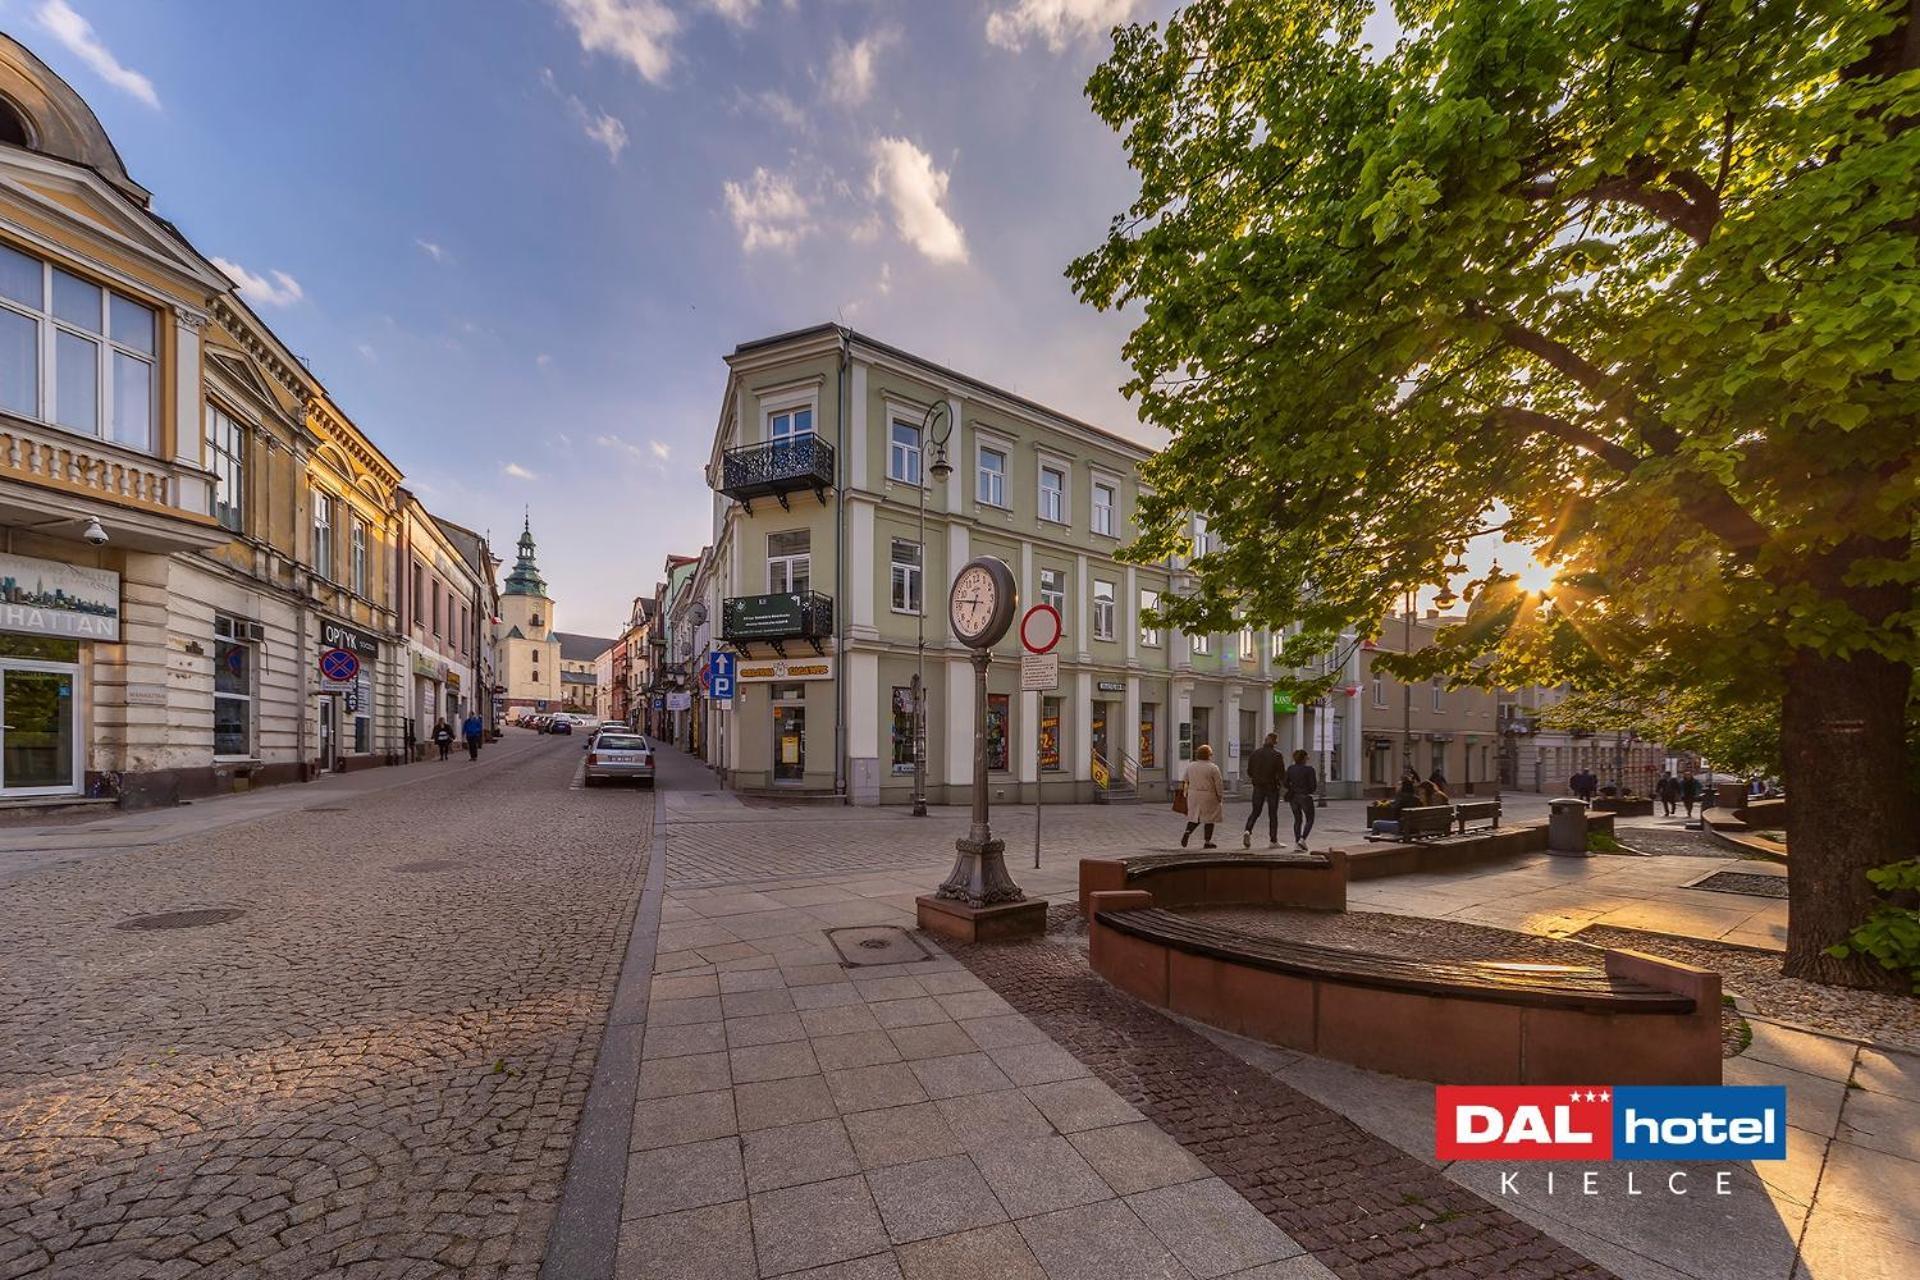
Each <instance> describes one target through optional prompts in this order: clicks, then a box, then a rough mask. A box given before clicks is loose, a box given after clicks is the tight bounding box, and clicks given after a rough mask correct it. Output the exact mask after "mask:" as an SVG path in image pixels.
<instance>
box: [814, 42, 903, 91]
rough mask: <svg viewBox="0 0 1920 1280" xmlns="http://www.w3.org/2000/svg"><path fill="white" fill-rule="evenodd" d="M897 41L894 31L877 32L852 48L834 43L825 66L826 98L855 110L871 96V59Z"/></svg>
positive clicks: (843, 43)
mask: <svg viewBox="0 0 1920 1280" xmlns="http://www.w3.org/2000/svg"><path fill="white" fill-rule="evenodd" d="M899 38H900V37H899V33H898V32H896V31H892V30H881V31H875V32H872V33H871V34H869V35H865V36H862V37H860V39H858V40H856V41H854V42H853V43H852V44H848V43H847V42H846V41H844V40H835V41H834V42H833V57H832V60H831V61H830V62H829V63H828V64H827V96H828V97H829V98H831V99H833V100H834V101H835V102H837V103H839V104H840V105H842V106H846V107H857V106H859V105H860V104H861V103H863V102H865V101H866V100H867V99H868V98H869V97H871V96H873V78H874V77H873V73H874V59H876V58H877V57H879V55H880V54H881V53H882V52H883V51H884V50H886V49H888V48H890V47H891V46H892V45H893V44H894V43H895V42H896V41H898V39H899Z"/></svg>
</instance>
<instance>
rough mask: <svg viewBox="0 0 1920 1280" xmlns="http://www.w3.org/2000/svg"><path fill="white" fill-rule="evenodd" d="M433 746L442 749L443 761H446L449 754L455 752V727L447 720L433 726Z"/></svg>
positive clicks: (441, 756)
mask: <svg viewBox="0 0 1920 1280" xmlns="http://www.w3.org/2000/svg"><path fill="white" fill-rule="evenodd" d="M433 745H434V746H436V747H439V748H440V758H441V759H442V760H445V759H446V758H447V753H448V752H449V751H451V750H453V726H452V725H450V724H448V723H447V722H446V721H445V720H442V721H440V722H439V723H438V724H436V725H434V726H433Z"/></svg>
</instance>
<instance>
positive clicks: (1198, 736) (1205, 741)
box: [1193, 707, 1213, 759]
mask: <svg viewBox="0 0 1920 1280" xmlns="http://www.w3.org/2000/svg"><path fill="white" fill-rule="evenodd" d="M1212 745H1213V708H1212V707H1195V708H1194V709H1193V750H1194V755H1195V758H1196V759H1198V758H1199V751H1200V748H1201V747H1203V746H1208V747H1210V746H1212Z"/></svg>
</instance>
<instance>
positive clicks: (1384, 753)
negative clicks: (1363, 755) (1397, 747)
mask: <svg viewBox="0 0 1920 1280" xmlns="http://www.w3.org/2000/svg"><path fill="white" fill-rule="evenodd" d="M1392 771H1393V744H1392V743H1390V742H1382V741H1377V740H1376V741H1375V742H1374V743H1373V744H1372V746H1370V747H1368V748H1367V781H1368V782H1371V783H1374V784H1376V785H1382V786H1384V785H1386V784H1387V783H1388V782H1390V781H1391V776H1392Z"/></svg>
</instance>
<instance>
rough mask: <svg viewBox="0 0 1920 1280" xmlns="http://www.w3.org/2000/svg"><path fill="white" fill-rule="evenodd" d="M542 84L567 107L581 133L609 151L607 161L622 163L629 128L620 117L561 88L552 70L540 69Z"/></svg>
mask: <svg viewBox="0 0 1920 1280" xmlns="http://www.w3.org/2000/svg"><path fill="white" fill-rule="evenodd" d="M540 83H542V84H544V85H546V86H547V88H548V90H550V91H551V92H552V94H553V96H554V97H556V98H558V99H560V101H562V102H564V103H565V104H566V106H567V113H568V114H569V115H571V116H572V117H573V120H574V123H575V124H577V125H579V126H580V132H582V133H584V134H586V135H587V137H589V138H591V139H593V141H595V142H597V143H599V144H600V145H601V146H603V147H605V148H606V149H607V159H608V160H610V161H612V162H613V163H615V164H618V163H619V162H620V153H621V152H622V151H625V150H626V149H627V126H626V125H624V124H622V123H621V122H620V120H619V118H618V117H616V116H611V115H608V114H607V113H606V112H604V111H601V110H598V109H597V108H594V107H590V106H588V105H587V104H586V103H584V102H582V101H580V99H579V98H576V97H575V96H574V95H573V94H571V93H568V92H567V91H566V90H565V89H562V88H561V87H560V82H559V81H558V80H556V79H555V78H554V75H553V71H552V70H551V69H550V68H547V67H542V68H540Z"/></svg>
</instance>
